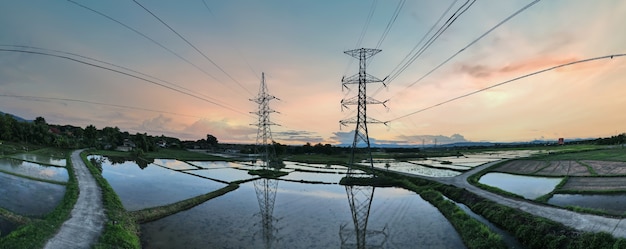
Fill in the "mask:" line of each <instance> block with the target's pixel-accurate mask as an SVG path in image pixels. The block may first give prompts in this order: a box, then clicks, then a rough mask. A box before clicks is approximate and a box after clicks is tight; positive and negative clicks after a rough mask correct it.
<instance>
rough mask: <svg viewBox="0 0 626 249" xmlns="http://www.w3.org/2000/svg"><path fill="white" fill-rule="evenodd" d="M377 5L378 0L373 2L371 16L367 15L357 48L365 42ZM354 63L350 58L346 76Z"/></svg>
mask: <svg viewBox="0 0 626 249" xmlns="http://www.w3.org/2000/svg"><path fill="white" fill-rule="evenodd" d="M377 3H378V1H377V0H374V1H372V6H371V7H370V11H369V14H368V15H367V19H365V25H363V29H361V35H359V39H358V40H357V42H356V46H355V48H359V47H360V46H361V42H363V38H364V37H365V33H367V29H368V27H369V25H370V22H371V21H372V16H374V11H375V10H376V4H377ZM353 61H354V58H350V60H349V62H348V66H346V70H344V73H343V74H344V75H345V74H346V73H348V69H350V66H352V62H353Z"/></svg>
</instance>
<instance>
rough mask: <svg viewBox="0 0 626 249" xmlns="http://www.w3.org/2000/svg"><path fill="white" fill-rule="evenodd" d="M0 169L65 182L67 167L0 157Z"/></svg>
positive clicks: (67, 176)
mask: <svg viewBox="0 0 626 249" xmlns="http://www.w3.org/2000/svg"><path fill="white" fill-rule="evenodd" d="M0 170H5V171H8V172H12V173H16V174H20V175H25V176H30V177H34V178H39V179H44V180H53V181H59V182H67V180H68V179H69V175H68V173H67V169H65V168H62V167H52V166H43V165H40V164H37V163H32V162H26V161H22V160H18V159H13V158H0Z"/></svg>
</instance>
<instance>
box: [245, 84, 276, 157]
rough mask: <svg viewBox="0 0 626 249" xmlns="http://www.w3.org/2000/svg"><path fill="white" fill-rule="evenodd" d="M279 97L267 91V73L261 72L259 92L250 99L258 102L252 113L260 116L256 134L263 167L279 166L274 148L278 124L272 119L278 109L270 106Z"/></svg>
mask: <svg viewBox="0 0 626 249" xmlns="http://www.w3.org/2000/svg"><path fill="white" fill-rule="evenodd" d="M274 99H277V100H278V98H276V97H274V96H272V95H270V94H268V93H267V85H266V84H265V73H261V86H260V87H259V93H258V94H257V96H256V98H254V99H250V101H252V102H254V103H257V104H258V109H257V111H256V112H250V113H252V114H256V115H257V116H258V119H259V120H258V122H257V123H256V124H253V125H256V126H257V127H258V129H257V134H256V146H255V149H256V150H257V154H261V156H262V157H261V161H262V165H261V166H262V167H263V168H265V169H267V167H274V168H275V166H277V163H278V161H277V160H276V151H275V150H274V144H273V142H274V140H273V139H272V130H271V128H270V127H271V126H272V125H277V124H275V123H273V122H272V121H270V114H271V113H274V112H276V111H274V110H272V108H270V101H271V100H274Z"/></svg>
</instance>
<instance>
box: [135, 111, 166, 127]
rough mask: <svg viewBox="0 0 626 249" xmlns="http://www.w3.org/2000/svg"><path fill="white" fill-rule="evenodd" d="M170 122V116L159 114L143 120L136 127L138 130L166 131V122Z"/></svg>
mask: <svg viewBox="0 0 626 249" xmlns="http://www.w3.org/2000/svg"><path fill="white" fill-rule="evenodd" d="M171 123H172V118H168V117H165V116H163V114H160V115H159V116H157V117H155V118H152V119H147V120H144V121H143V122H142V123H141V125H140V126H139V127H138V128H137V129H138V130H148V131H166V130H169V127H167V126H168V124H171Z"/></svg>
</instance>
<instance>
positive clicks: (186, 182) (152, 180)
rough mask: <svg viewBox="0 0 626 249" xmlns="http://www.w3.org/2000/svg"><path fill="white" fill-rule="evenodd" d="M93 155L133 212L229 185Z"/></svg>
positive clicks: (123, 201) (125, 204)
mask: <svg viewBox="0 0 626 249" xmlns="http://www.w3.org/2000/svg"><path fill="white" fill-rule="evenodd" d="M89 158H97V159H98V160H101V161H102V176H103V177H104V178H105V179H106V180H107V181H108V182H109V184H110V185H111V187H112V188H113V189H114V190H115V192H116V193H117V195H118V196H119V197H120V199H121V201H122V204H123V205H124V207H125V208H126V210H129V211H134V210H140V209H144V208H149V207H155V206H161V205H166V204H170V203H174V202H178V201H181V200H184V199H188V198H191V197H195V196H198V195H202V194H206V193H208V192H212V191H215V190H217V189H219V188H222V187H224V186H226V184H224V183H219V182H215V181H212V180H208V179H204V178H201V177H197V176H193V175H189V174H185V173H182V172H179V171H175V170H171V169H167V168H164V167H161V166H157V165H155V164H149V165H148V167H146V168H144V169H142V168H140V167H139V165H137V164H136V163H135V162H133V161H126V162H124V163H118V164H113V163H112V162H111V161H110V160H108V159H107V158H106V157H102V156H89ZM159 162H160V161H159ZM172 164H175V163H172Z"/></svg>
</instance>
